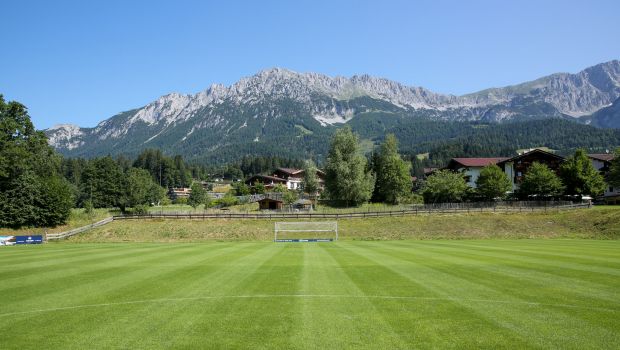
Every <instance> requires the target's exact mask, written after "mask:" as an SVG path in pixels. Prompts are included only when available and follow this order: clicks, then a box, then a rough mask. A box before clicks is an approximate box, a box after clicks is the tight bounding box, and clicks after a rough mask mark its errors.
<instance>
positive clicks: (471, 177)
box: [459, 167, 482, 188]
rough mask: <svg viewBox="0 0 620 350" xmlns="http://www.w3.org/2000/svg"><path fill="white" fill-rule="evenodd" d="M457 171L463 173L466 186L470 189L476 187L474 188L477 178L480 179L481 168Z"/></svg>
mask: <svg viewBox="0 0 620 350" xmlns="http://www.w3.org/2000/svg"><path fill="white" fill-rule="evenodd" d="M459 170H460V171H463V175H465V177H466V178H467V179H468V181H467V185H468V186H469V187H471V188H476V187H478V186H476V181H477V180H478V177H480V171H481V170H482V167H469V168H462V169H459Z"/></svg>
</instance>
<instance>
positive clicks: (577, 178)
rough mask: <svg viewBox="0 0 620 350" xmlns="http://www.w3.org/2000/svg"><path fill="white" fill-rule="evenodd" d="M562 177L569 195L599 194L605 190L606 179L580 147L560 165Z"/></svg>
mask: <svg viewBox="0 0 620 350" xmlns="http://www.w3.org/2000/svg"><path fill="white" fill-rule="evenodd" d="M560 177H561V179H562V183H564V186H566V188H565V193H566V194H568V195H580V196H583V195H591V196H599V195H601V194H603V192H605V179H604V178H603V176H602V175H601V174H600V173H599V172H598V171H597V170H596V169H594V165H592V162H591V161H590V158H588V154H587V153H586V151H585V150H583V149H578V150H577V151H576V152H575V154H574V155H573V156H572V157H569V158H568V159H567V160H566V161H565V162H564V163H563V164H562V166H561V167H560Z"/></svg>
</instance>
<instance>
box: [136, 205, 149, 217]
mask: <svg viewBox="0 0 620 350" xmlns="http://www.w3.org/2000/svg"><path fill="white" fill-rule="evenodd" d="M148 212H149V207H148V206H147V205H144V204H140V205H136V206H135V207H134V208H133V214H136V215H144V214H148Z"/></svg>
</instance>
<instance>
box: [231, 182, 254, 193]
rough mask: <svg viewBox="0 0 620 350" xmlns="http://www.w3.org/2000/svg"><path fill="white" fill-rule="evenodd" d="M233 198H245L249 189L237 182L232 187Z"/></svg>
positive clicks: (242, 183)
mask: <svg viewBox="0 0 620 350" xmlns="http://www.w3.org/2000/svg"><path fill="white" fill-rule="evenodd" d="M232 189H233V191H234V192H235V196H247V195H249V194H250V187H249V186H248V185H246V184H245V182H242V181H238V182H235V183H234V184H233V185H232Z"/></svg>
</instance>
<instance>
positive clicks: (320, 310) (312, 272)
mask: <svg viewBox="0 0 620 350" xmlns="http://www.w3.org/2000/svg"><path fill="white" fill-rule="evenodd" d="M298 247H299V249H301V250H302V251H303V255H304V264H303V266H304V267H303V277H302V279H301V280H300V283H299V286H298V290H299V292H298V293H299V294H301V295H310V296H317V297H308V298H303V297H302V298H297V299H296V300H295V301H296V303H297V305H298V310H299V311H298V317H297V319H296V327H295V332H294V333H293V334H291V342H292V343H293V344H296V345H297V347H298V348H303V347H305V348H347V347H354V348H369V346H370V347H371V344H372V343H373V341H375V342H377V341H378V342H380V343H382V344H384V346H386V347H387V348H405V347H406V346H407V342H406V341H405V340H404V339H402V337H401V336H400V335H399V334H398V333H397V332H395V331H394V329H393V328H392V325H391V324H390V323H389V322H387V321H386V320H385V318H384V314H383V313H382V312H381V310H378V309H376V308H375V307H374V305H373V303H372V301H371V300H369V299H367V298H364V297H365V296H366V294H365V293H364V291H363V290H362V289H360V288H359V286H358V285H357V284H356V283H355V281H353V280H351V278H350V277H349V276H348V275H347V273H346V270H347V269H348V268H349V266H343V265H341V264H340V262H338V261H337V260H336V259H334V258H333V256H332V254H331V252H333V251H339V249H338V248H337V247H336V246H335V245H334V244H333V243H317V244H302V245H299V246H298ZM341 296H343V297H341ZM346 296H358V297H359V298H347V297H346ZM317 335H320V336H317Z"/></svg>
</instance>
